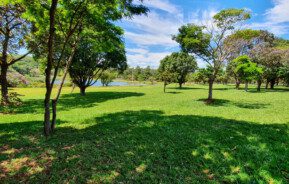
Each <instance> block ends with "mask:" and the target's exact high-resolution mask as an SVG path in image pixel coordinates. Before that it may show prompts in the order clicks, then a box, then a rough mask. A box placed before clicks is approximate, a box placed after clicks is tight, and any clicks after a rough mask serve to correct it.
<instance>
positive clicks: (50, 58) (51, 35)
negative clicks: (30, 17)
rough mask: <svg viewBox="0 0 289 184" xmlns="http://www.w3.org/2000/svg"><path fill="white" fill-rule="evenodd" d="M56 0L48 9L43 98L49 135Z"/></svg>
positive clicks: (45, 129)
mask: <svg viewBox="0 0 289 184" xmlns="http://www.w3.org/2000/svg"><path fill="white" fill-rule="evenodd" d="M57 3H58V0H52V3H51V7H50V10H49V22H50V25H49V26H50V27H49V38H48V55H47V65H46V69H45V85H46V93H45V99H44V111H45V112H44V135H45V136H49V135H50V132H51V127H50V97H51V92H52V85H51V83H50V80H51V79H50V78H51V70H52V64H53V47H54V36H55V27H54V26H55V13H56V8H57Z"/></svg>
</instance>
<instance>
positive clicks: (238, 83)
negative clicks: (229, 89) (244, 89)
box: [236, 80, 241, 90]
mask: <svg viewBox="0 0 289 184" xmlns="http://www.w3.org/2000/svg"><path fill="white" fill-rule="evenodd" d="M240 84H241V82H240V81H239V80H236V89H238V90H239V89H240Z"/></svg>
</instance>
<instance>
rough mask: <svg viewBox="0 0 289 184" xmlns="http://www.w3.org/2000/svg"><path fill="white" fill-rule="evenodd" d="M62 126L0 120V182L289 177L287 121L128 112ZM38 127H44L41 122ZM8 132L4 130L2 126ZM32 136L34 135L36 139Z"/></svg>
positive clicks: (267, 179) (224, 180)
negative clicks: (53, 128)
mask: <svg viewBox="0 0 289 184" xmlns="http://www.w3.org/2000/svg"><path fill="white" fill-rule="evenodd" d="M90 122H91V123H89V124H87V125H86V128H83V129H75V128H72V127H59V128H58V129H57V133H56V134H55V135H53V136H52V137H51V138H49V139H48V140H45V139H44V138H43V137H42V136H41V135H40V133H39V131H40V130H39V129H40V126H41V122H23V123H12V124H0V130H1V134H0V141H1V146H2V150H1V157H0V158H1V160H0V169H1V173H2V174H1V176H0V180H1V181H3V182H7V183H9V182H19V181H22V182H27V183H35V182H41V183H45V182H47V183H89V182H90V183H139V182H147V183H193V182H201V183H207V182H209V181H211V182H217V183H260V182H274V181H276V182H278V181H279V182H283V183H287V182H288V181H289V177H288V176H289V175H288V173H289V167H288V164H287V163H288V162H287V161H288V160H287V159H288V158H289V146H288V142H289V137H288V130H289V126H288V124H283V125H281V124H279V125H273V124H272V125H271V124H270V125H260V124H254V123H250V122H245V121H235V120H229V119H223V118H219V117H203V116H193V115H171V116H167V115H164V114H163V113H162V112H161V111H125V112H118V113H112V114H107V115H104V116H102V117H97V118H94V119H91V120H90ZM39 125H40V126H39ZM2 131H3V132H2ZM33 137H34V138H33Z"/></svg>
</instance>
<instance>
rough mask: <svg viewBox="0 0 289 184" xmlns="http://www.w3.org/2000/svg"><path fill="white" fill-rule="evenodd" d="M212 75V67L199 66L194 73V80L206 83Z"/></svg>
mask: <svg viewBox="0 0 289 184" xmlns="http://www.w3.org/2000/svg"><path fill="white" fill-rule="evenodd" d="M211 75H212V69H211V68H210V67H207V68H199V69H198V70H197V72H196V73H194V76H193V78H194V81H195V82H197V83H200V82H202V83H203V84H206V83H207V82H208V81H209V77H210V76H211Z"/></svg>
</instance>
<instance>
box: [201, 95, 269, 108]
mask: <svg viewBox="0 0 289 184" xmlns="http://www.w3.org/2000/svg"><path fill="white" fill-rule="evenodd" d="M206 100H207V99H204V98H202V99H199V100H197V101H202V102H205V101H206ZM207 105H209V106H212V107H221V106H230V105H233V106H236V107H239V108H244V109H263V108H266V107H267V106H269V105H270V104H267V103H248V102H232V101H230V100H226V99H214V100H213V101H212V102H211V103H208V104H207Z"/></svg>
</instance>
